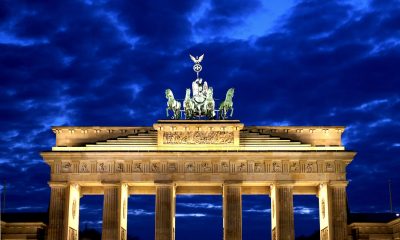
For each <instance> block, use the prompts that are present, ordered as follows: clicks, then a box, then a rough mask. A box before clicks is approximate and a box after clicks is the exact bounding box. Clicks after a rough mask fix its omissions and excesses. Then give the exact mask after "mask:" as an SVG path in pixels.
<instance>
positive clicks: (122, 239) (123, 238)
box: [121, 227, 126, 240]
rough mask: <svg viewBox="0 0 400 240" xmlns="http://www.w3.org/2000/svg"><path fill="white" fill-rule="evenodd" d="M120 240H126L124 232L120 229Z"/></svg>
mask: <svg viewBox="0 0 400 240" xmlns="http://www.w3.org/2000/svg"><path fill="white" fill-rule="evenodd" d="M121 240H126V230H125V229H124V228H122V227H121Z"/></svg>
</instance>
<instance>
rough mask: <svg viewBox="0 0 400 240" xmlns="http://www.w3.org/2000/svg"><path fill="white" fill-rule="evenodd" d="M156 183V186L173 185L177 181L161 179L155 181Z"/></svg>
mask: <svg viewBox="0 0 400 240" xmlns="http://www.w3.org/2000/svg"><path fill="white" fill-rule="evenodd" d="M154 185H155V186H156V187H173V186H175V183H174V182H173V181H170V180H159V181H154Z"/></svg>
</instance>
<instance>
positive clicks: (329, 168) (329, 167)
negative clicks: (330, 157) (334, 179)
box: [325, 162, 334, 172]
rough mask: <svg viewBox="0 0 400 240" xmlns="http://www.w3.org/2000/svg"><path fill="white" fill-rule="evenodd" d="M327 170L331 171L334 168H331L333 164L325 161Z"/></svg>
mask: <svg viewBox="0 0 400 240" xmlns="http://www.w3.org/2000/svg"><path fill="white" fill-rule="evenodd" d="M325 169H326V171H327V172H333V171H334V168H333V164H332V163H329V162H328V163H326V167H325Z"/></svg>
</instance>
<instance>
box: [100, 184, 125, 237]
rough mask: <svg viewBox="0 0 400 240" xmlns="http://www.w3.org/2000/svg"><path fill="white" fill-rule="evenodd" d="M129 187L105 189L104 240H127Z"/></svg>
mask: <svg viewBox="0 0 400 240" xmlns="http://www.w3.org/2000/svg"><path fill="white" fill-rule="evenodd" d="M127 209H128V186H127V185H126V184H121V185H115V186H106V187H104V207H103V229H102V230H103V232H102V239H104V240H109V239H126V238H127Z"/></svg>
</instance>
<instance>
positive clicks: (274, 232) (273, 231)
mask: <svg viewBox="0 0 400 240" xmlns="http://www.w3.org/2000/svg"><path fill="white" fill-rule="evenodd" d="M272 240H278V238H277V236H276V229H275V228H273V229H272Z"/></svg>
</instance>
